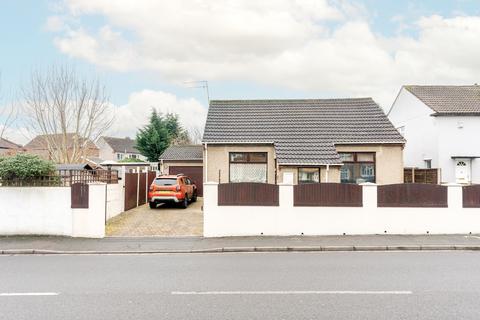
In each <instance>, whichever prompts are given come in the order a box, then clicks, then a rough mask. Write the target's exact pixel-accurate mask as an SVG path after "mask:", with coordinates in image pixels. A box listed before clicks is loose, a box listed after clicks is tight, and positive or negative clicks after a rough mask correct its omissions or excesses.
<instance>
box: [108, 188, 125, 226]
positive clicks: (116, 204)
mask: <svg viewBox="0 0 480 320" xmlns="http://www.w3.org/2000/svg"><path fill="white" fill-rule="evenodd" d="M123 183H124V180H120V181H118V183H116V184H107V220H108V219H111V218H113V217H115V216H118V215H119V214H120V213H122V212H123V211H125V210H124V207H125V200H124V199H125V195H124V187H123Z"/></svg>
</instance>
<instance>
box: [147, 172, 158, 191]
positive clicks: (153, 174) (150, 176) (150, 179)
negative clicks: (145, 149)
mask: <svg viewBox="0 0 480 320" xmlns="http://www.w3.org/2000/svg"><path fill="white" fill-rule="evenodd" d="M156 177H157V173H156V172H155V171H148V187H149V188H150V185H151V184H152V182H153V180H155V178H156Z"/></svg>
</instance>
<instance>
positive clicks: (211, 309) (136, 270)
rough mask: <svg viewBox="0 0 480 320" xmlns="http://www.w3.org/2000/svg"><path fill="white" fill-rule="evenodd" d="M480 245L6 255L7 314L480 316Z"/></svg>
mask: <svg viewBox="0 0 480 320" xmlns="http://www.w3.org/2000/svg"><path fill="white" fill-rule="evenodd" d="M479 315H480V252H323V253H240V254H238V253H237V254H225V253H224V254H171V255H77V256H75V255H65V256H53V255H52V256H0V319H2V320H4V319H17V320H18V319H49V320H52V319H62V320H63V319H89V320H93V319H102V320H103V319H212V320H215V319H436V320H438V319H449V320H450V319H479Z"/></svg>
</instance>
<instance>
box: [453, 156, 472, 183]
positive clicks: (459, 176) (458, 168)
mask: <svg viewBox="0 0 480 320" xmlns="http://www.w3.org/2000/svg"><path fill="white" fill-rule="evenodd" d="M470 164H471V160H470V159H456V160H455V180H456V181H457V183H470Z"/></svg>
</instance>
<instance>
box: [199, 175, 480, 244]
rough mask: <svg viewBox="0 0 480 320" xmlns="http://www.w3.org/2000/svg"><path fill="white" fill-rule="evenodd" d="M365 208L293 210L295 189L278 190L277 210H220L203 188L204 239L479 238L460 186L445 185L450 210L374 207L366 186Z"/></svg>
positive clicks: (213, 189)
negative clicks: (386, 235)
mask: <svg viewBox="0 0 480 320" xmlns="http://www.w3.org/2000/svg"><path fill="white" fill-rule="evenodd" d="M362 187H363V207H294V206H293V185H288V184H283V185H280V186H279V200H280V205H279V206H278V207H263V206H262V207H259V206H258V207H257V206H255V207H253V206H218V184H217V183H212V182H207V183H205V184H204V198H203V199H204V204H203V208H204V236H205V237H221V236H248V235H260V234H262V233H263V235H279V236H285V235H301V234H302V233H303V234H304V235H342V234H343V233H345V234H383V233H384V232H385V231H387V233H389V234H426V233H427V232H429V233H430V234H456V233H469V232H472V233H480V208H463V207H462V187H461V186H460V185H449V186H448V208H377V186H376V185H375V184H365V185H363V186H362Z"/></svg>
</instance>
